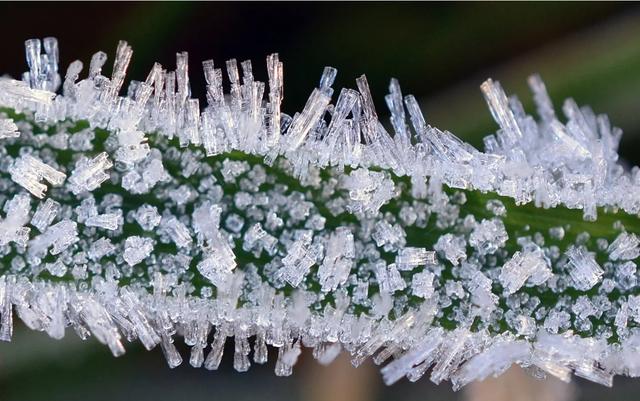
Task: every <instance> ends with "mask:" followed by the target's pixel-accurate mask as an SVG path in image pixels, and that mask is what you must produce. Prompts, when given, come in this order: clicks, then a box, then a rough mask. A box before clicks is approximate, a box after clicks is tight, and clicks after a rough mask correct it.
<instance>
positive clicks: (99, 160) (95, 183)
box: [69, 152, 113, 195]
mask: <svg viewBox="0 0 640 401" xmlns="http://www.w3.org/2000/svg"><path fill="white" fill-rule="evenodd" d="M112 166H113V163H111V161H110V160H109V156H108V155H107V153H106V152H102V153H100V154H99V155H98V156H96V157H94V158H93V159H87V158H84V157H83V158H81V159H80V160H78V162H77V163H76V167H75V169H74V170H73V171H72V172H71V176H70V177H69V186H70V189H71V192H73V193H74V194H76V195H77V194H79V193H82V192H85V191H93V190H94V189H96V188H98V187H99V186H100V184H102V183H103V182H104V181H106V180H108V179H109V174H107V173H106V170H107V169H109V168H111V167H112Z"/></svg>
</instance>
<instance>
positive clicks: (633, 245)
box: [608, 233, 640, 260]
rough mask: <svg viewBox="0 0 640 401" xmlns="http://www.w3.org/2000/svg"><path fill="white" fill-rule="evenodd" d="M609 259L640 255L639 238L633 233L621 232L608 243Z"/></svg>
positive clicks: (624, 258)
mask: <svg viewBox="0 0 640 401" xmlns="http://www.w3.org/2000/svg"><path fill="white" fill-rule="evenodd" d="M608 252H609V259H611V260H632V259H636V258H637V257H638V256H640V239H638V236H637V235H635V234H628V233H622V234H620V235H618V238H616V240H615V241H613V242H612V243H611V245H609V249H608Z"/></svg>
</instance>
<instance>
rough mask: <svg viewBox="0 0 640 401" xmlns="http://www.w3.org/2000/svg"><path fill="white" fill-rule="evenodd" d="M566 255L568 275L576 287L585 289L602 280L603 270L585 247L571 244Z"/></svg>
mask: <svg viewBox="0 0 640 401" xmlns="http://www.w3.org/2000/svg"><path fill="white" fill-rule="evenodd" d="M567 257H568V258H569V260H568V261H567V264H568V268H569V275H570V276H571V279H572V280H573V286H574V287H575V288H576V289H578V290H583V291H586V290H588V289H590V288H592V287H593V286H594V285H596V284H597V283H598V282H599V281H600V280H602V276H603V275H604V270H602V267H600V265H599V264H598V262H596V260H595V258H594V256H593V255H592V254H591V253H589V252H588V251H587V250H585V248H583V247H575V246H572V247H571V248H569V249H568V250H567Z"/></svg>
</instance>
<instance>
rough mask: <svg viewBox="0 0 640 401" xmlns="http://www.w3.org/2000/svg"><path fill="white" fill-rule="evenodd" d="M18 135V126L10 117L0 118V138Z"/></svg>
mask: <svg viewBox="0 0 640 401" xmlns="http://www.w3.org/2000/svg"><path fill="white" fill-rule="evenodd" d="M19 136H20V131H18V126H17V125H16V123H14V122H13V120H12V119H10V118H2V119H0V139H3V138H17V137H19Z"/></svg>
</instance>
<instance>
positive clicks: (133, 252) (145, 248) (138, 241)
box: [122, 235, 153, 266]
mask: <svg viewBox="0 0 640 401" xmlns="http://www.w3.org/2000/svg"><path fill="white" fill-rule="evenodd" d="M151 251H153V240H152V239H151V238H145V237H138V236H135V235H134V236H132V237H129V238H127V239H126V241H125V242H124V252H123V254H122V257H123V258H124V260H125V262H127V264H128V265H129V266H133V265H137V264H138V263H140V262H142V261H143V260H145V259H146V258H147V257H148V256H149V255H151Z"/></svg>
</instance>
